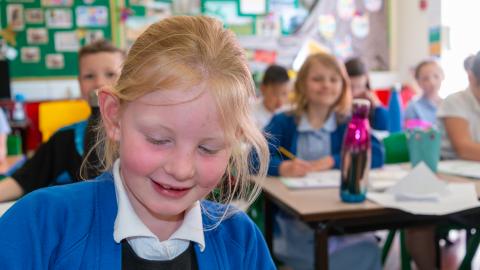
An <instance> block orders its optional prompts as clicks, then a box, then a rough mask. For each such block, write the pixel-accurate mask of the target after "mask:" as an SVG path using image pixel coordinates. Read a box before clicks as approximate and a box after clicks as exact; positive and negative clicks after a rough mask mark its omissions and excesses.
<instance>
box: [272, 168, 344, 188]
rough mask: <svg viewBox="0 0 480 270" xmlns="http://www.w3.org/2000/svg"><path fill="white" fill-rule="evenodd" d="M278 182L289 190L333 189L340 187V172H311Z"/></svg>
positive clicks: (282, 178)
mask: <svg viewBox="0 0 480 270" xmlns="http://www.w3.org/2000/svg"><path fill="white" fill-rule="evenodd" d="M280 180H281V181H282V183H283V184H284V185H286V186H287V187H288V188H291V189H308V188H335V187H338V186H339V185H340V171H339V170H329V171H322V172H313V173H308V174H307V175H305V176H304V177H281V178H280Z"/></svg>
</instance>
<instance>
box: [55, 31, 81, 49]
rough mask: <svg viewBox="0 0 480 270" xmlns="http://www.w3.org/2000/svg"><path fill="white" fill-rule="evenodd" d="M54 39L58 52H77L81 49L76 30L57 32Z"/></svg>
mask: <svg viewBox="0 0 480 270" xmlns="http://www.w3.org/2000/svg"><path fill="white" fill-rule="evenodd" d="M54 39H55V50H56V51H57V52H77V51H78V50H79V49H80V43H79V42H78V37H77V33H76V32H75V31H68V32H55V35H54Z"/></svg>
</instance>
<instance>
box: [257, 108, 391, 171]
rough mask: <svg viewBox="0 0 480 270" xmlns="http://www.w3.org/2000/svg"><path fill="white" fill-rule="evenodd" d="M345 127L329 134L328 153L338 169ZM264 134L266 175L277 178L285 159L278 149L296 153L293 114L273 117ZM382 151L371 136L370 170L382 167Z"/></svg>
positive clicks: (295, 129)
mask: <svg viewBox="0 0 480 270" xmlns="http://www.w3.org/2000/svg"><path fill="white" fill-rule="evenodd" d="M346 127H347V125H346V124H341V125H338V126H337V129H336V130H335V131H334V132H332V133H331V134H330V142H331V145H330V153H331V154H332V157H333V159H334V160H335V165H334V167H335V168H336V169H338V168H340V161H341V159H340V158H341V157H340V156H341V151H342V141H343V134H344V132H345V129H346ZM265 132H266V134H267V135H266V136H267V140H268V147H269V150H270V163H269V165H268V174H269V175H272V176H278V175H279V172H278V168H279V166H280V163H281V162H282V161H283V160H285V158H284V157H283V156H282V155H281V154H280V152H279V151H278V147H280V146H283V147H284V148H285V149H287V150H288V151H290V152H291V153H292V154H294V155H295V154H296V153H297V139H298V131H297V123H295V117H294V115H293V114H291V113H288V112H286V113H285V112H284V113H279V114H277V115H275V116H274V117H273V118H272V120H271V121H270V123H269V124H268V125H267V126H266V127H265ZM383 157H384V150H383V146H382V144H381V143H380V142H379V141H378V140H377V139H376V138H375V137H374V136H372V163H371V165H372V168H377V167H381V166H383V161H384V158H383Z"/></svg>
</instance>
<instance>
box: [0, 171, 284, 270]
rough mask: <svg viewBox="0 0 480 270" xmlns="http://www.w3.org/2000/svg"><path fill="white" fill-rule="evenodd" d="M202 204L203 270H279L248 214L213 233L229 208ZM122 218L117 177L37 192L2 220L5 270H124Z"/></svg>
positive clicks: (229, 220)
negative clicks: (118, 230)
mask: <svg viewBox="0 0 480 270" xmlns="http://www.w3.org/2000/svg"><path fill="white" fill-rule="evenodd" d="M201 203H202V220H203V226H204V228H206V229H207V230H205V232H204V233H205V244H206V248H205V250H204V251H203V252H202V251H200V249H199V247H198V245H195V254H196V258H197V261H198V265H199V269H203V270H213V269H219V270H220V269H275V266H274V264H273V261H272V259H271V256H270V253H269V251H268V249H267V246H266V244H265V241H264V239H263V236H262V234H261V233H260V231H259V230H258V228H257V227H256V226H255V225H254V224H253V222H252V221H251V220H250V219H249V218H248V217H247V216H246V214H244V213H243V212H240V211H239V212H235V213H234V214H233V216H231V217H229V218H227V219H225V220H223V221H222V222H221V223H220V225H219V226H218V227H216V228H214V229H211V228H212V226H213V225H215V224H216V223H217V220H216V219H215V218H214V217H215V216H219V215H220V214H221V213H223V211H224V210H225V208H226V206H224V205H220V204H216V203H213V202H210V201H202V202H201ZM212 214H213V217H212ZM116 215H117V200H116V195H115V187H114V183H113V177H112V174H111V173H104V174H102V175H100V176H99V177H97V178H96V179H95V180H90V181H84V182H80V183H75V184H68V185H63V186H55V187H49V188H44V189H39V190H37V191H34V192H32V193H30V194H28V195H26V196H25V197H23V198H22V199H21V200H19V201H18V202H17V203H16V204H15V205H13V206H12V207H11V208H10V209H9V210H8V211H7V212H6V213H5V214H4V215H3V216H2V217H1V218H0V247H1V248H2V250H1V252H0V269H9V270H20V269H37V270H41V269H51V270H54V269H58V270H60V269H62V270H63V269H88V270H94V269H98V270H100V269H121V263H122V259H121V254H122V248H121V247H122V246H121V244H117V243H116V242H115V241H114V240H113V230H114V222H115V217H116ZM208 228H210V229H208Z"/></svg>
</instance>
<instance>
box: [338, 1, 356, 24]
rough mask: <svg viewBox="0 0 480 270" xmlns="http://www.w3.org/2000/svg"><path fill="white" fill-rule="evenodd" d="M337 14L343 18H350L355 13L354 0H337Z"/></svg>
mask: <svg viewBox="0 0 480 270" xmlns="http://www.w3.org/2000/svg"><path fill="white" fill-rule="evenodd" d="M337 12H338V16H339V17H340V18H342V19H343V20H350V19H351V18H352V17H353V14H355V1H354V0H338V1H337Z"/></svg>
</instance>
